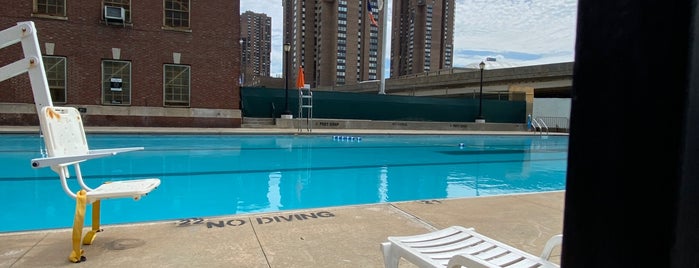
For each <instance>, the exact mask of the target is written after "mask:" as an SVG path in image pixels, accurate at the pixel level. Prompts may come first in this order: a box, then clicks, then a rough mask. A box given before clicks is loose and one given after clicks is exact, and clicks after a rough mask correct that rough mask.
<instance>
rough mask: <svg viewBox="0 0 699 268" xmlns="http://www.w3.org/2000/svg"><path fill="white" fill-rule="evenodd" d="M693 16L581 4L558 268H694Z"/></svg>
mask: <svg viewBox="0 0 699 268" xmlns="http://www.w3.org/2000/svg"><path fill="white" fill-rule="evenodd" d="M696 11H697V7H696V1H695V0H692V1H634V0H629V1H620V0H616V1H592V0H580V1H579V4H578V22H577V27H578V28H577V40H576V51H575V65H574V71H573V73H574V78H573V89H572V94H571V95H572V110H571V132H570V133H571V134H570V144H569V157H568V177H567V187H566V189H567V190H566V201H565V216H564V243H563V252H562V259H561V262H562V266H563V267H566V268H568V267H699V266H698V265H699V251H697V243H699V242H698V241H699V238H697V231H698V228H699V226H698V225H697V208H698V206H699V199H698V197H699V187H698V184H699V183H698V181H699V159H698V158H697V150H698V149H699V144H698V142H697V139H698V138H699V129H697V127H698V125H699V111H698V110H697V109H698V108H697V105H699V98H698V97H697V94H699V93H698V91H699V86H697V81H696V80H697V78H696V77H699V76H698V74H697V71H696V70H695V69H693V68H697V67H696V65H697V64H698V63H699V60H698V59H697V56H695V55H694V54H695V53H696V52H697V49H696V46H697V45H696V41H695V40H694V38H695V36H697V32H696V30H695V29H696V28H692V27H691V26H692V24H694V25H695V27H696V22H693V21H692V17H693V16H696V15H697V12H696Z"/></svg>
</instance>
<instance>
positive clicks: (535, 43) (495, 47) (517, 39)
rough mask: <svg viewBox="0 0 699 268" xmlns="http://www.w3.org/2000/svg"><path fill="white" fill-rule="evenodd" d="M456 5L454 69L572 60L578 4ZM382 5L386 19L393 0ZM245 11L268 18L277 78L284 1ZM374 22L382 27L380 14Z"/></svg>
mask: <svg viewBox="0 0 699 268" xmlns="http://www.w3.org/2000/svg"><path fill="white" fill-rule="evenodd" d="M455 1H456V3H455V4H456V7H455V9H454V11H455V20H454V67H463V66H466V65H469V64H472V63H474V62H480V61H481V60H483V59H485V58H486V57H495V58H497V59H498V61H505V62H508V63H511V64H513V65H519V66H525V65H538V64H546V63H556V62H570V61H573V59H574V48H575V28H576V19H577V1H576V0H455ZM348 2H351V1H348ZM385 2H386V3H387V4H388V8H389V10H388V11H389V14H390V12H391V4H392V0H386V1H385ZM248 10H250V11H252V12H256V13H265V14H267V15H268V16H270V17H272V55H271V56H272V57H271V58H272V62H271V72H272V74H273V76H274V75H277V76H280V75H281V72H282V68H281V66H282V63H283V58H282V43H283V41H282V38H283V34H282V31H283V27H282V20H283V14H282V11H283V7H282V1H279V0H240V12H241V13H242V12H245V11H248ZM378 20H379V23H382V21H383V20H384V18H383V16H382V14H380V15H379V18H378ZM382 25H383V24H382ZM389 27H390V23H389ZM386 69H388V63H386Z"/></svg>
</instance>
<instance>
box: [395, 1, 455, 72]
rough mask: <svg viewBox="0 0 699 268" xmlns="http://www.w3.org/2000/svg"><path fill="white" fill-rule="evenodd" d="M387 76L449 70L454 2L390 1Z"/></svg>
mask: <svg viewBox="0 0 699 268" xmlns="http://www.w3.org/2000/svg"><path fill="white" fill-rule="evenodd" d="M392 10H393V15H392V16H393V25H392V29H391V77H397V76H401V75H407V74H417V73H422V72H426V71H431V70H439V69H445V68H451V67H452V64H453V62H452V61H453V51H454V0H393V8H392Z"/></svg>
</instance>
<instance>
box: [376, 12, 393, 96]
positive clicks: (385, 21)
mask: <svg viewBox="0 0 699 268" xmlns="http://www.w3.org/2000/svg"><path fill="white" fill-rule="evenodd" d="M387 1H392V0H384V1H383V4H381V5H380V8H381V9H383V16H382V17H381V19H382V20H381V22H382V23H383V26H382V27H383V46H381V70H379V77H380V78H381V83H380V85H379V94H382V95H383V94H386V74H384V69H385V68H386V66H384V65H385V64H386V50H387V48H386V47H387V46H388V40H389V38H390V34H389V29H388V2H387ZM390 65H391V63H390V61H389V66H390Z"/></svg>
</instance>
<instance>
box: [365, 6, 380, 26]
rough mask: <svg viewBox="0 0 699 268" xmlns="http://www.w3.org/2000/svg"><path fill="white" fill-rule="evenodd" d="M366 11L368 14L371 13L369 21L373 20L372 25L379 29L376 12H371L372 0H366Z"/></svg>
mask: <svg viewBox="0 0 699 268" xmlns="http://www.w3.org/2000/svg"><path fill="white" fill-rule="evenodd" d="M366 9H367V11H368V12H367V13H369V20H371V25H374V26H376V27H379V24H378V23H377V22H376V18H374V12H371V0H366Z"/></svg>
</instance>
